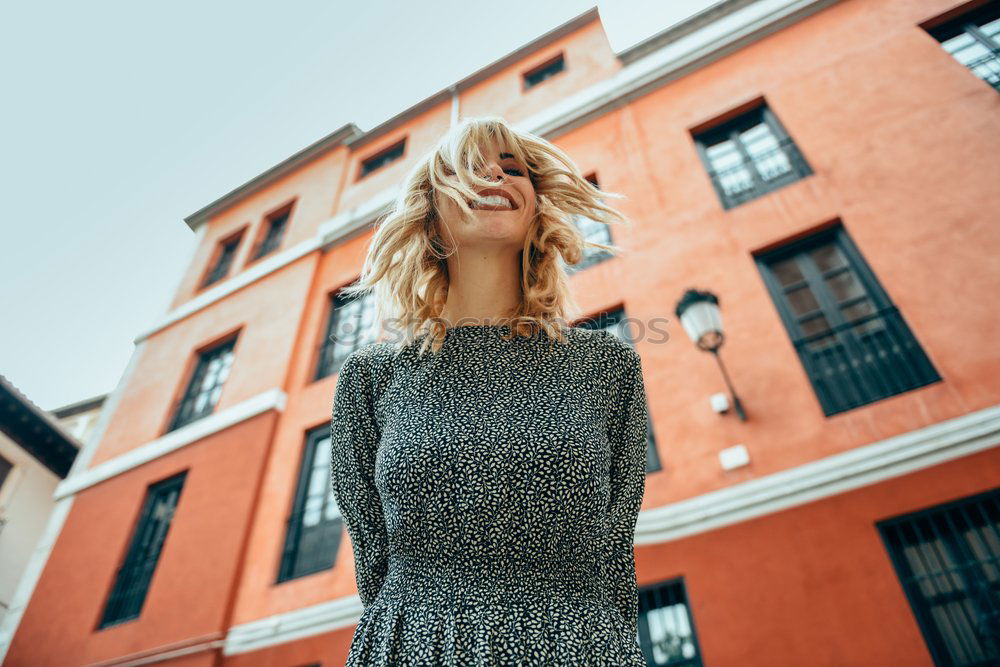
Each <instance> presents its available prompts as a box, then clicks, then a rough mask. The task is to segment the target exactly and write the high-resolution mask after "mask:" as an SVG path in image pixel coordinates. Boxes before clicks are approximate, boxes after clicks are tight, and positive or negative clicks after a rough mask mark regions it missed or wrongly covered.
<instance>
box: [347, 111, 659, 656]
mask: <svg viewBox="0 0 1000 667" xmlns="http://www.w3.org/2000/svg"><path fill="white" fill-rule="evenodd" d="M609 196H615V195H609V194H608V193H604V192H600V191H599V190H597V189H596V188H595V187H594V186H592V185H591V184H590V183H589V182H587V180H586V179H584V178H583V177H582V176H581V174H580V170H579V169H578V168H577V167H576V166H575V165H574V164H573V162H572V160H571V159H570V158H569V157H568V156H567V155H566V154H565V153H564V152H563V151H562V150H560V149H559V148H557V147H556V146H554V145H553V144H551V143H549V142H548V141H545V140H544V139H541V138H539V137H536V136H534V135H531V134H528V133H525V132H521V131H517V130H515V129H513V128H512V127H511V126H509V125H508V124H507V123H506V122H505V121H504V120H503V119H500V118H479V119H467V120H465V121H463V122H462V123H460V124H458V125H457V126H455V127H454V128H453V129H452V130H451V131H450V132H449V133H448V134H447V135H446V136H445V137H444V138H443V139H442V140H441V141H440V142H439V144H438V145H437V146H436V148H435V149H434V150H433V151H431V152H430V153H429V154H428V155H427V156H426V157H425V158H423V159H422V160H420V161H419V163H418V164H417V165H416V166H415V167H414V168H413V169H412V170H411V172H410V173H409V175H408V177H407V178H406V181H405V183H404V185H403V188H402V192H401V194H400V196H399V198H398V200H397V202H396V206H395V209H394V211H393V212H392V213H390V214H389V216H388V217H386V218H385V220H384V221H383V222H382V223H381V224H380V226H379V228H378V229H377V231H376V233H375V235H374V238H373V240H372V242H371V245H370V249H369V253H368V256H367V257H366V259H365V263H364V267H363V269H362V275H361V278H360V279H359V281H358V283H357V284H356V285H355V286H353V287H352V288H350V290H349V291H351V292H362V291H366V290H369V289H373V290H374V292H375V295H376V297H377V301H376V303H377V304H378V314H379V319H380V320H381V321H383V322H386V321H389V322H393V323H399V326H398V329H399V333H400V334H401V339H400V340H399V341H395V342H393V341H380V342H376V343H371V344H368V345H366V346H364V347H361V348H359V349H358V350H355V351H354V352H352V353H351V354H350V355H349V356H348V357H347V358H346V359H345V361H344V363H343V365H342V367H341V369H340V372H339V376H338V379H337V385H336V390H335V395H334V400H333V410H332V422H331V430H330V433H331V438H332V452H331V463H332V465H331V480H332V485H333V491H334V495H335V498H336V500H337V503H338V505H339V507H340V510H341V513H342V515H343V517H344V521H345V523H346V525H347V530H348V533H349V535H350V538H351V543H352V545H353V552H354V561H355V563H354V568H355V576H356V579H357V585H358V594H359V596H360V598H361V603H362V605H363V607H364V612H363V613H362V615H361V619H360V621H359V622H358V625H357V627H356V628H355V631H354V636H353V640H352V643H351V648H350V653H349V656H348V658H347V667H353V666H357V665H508V664H518V665H615V666H616V667H620V666H622V665H643V664H645V662H644V660H643V655H642V651H641V650H640V647H639V644H638V642H637V634H636V622H637V614H638V593H637V588H636V577H635V560H634V555H633V537H634V529H635V523H636V519H637V516H638V512H639V507H640V505H641V503H642V495H643V491H644V486H645V462H646V396H645V388H644V385H643V380H642V370H641V367H640V363H639V356H638V354H637V353H636V352H635V351H634V350H633V349H632V348H631V347H630V346H629V345H628V344H626V343H625V342H623V341H621V340H620V339H619V338H617V337H616V336H614V335H612V334H610V333H608V332H605V331H603V330H592V329H585V328H581V327H573V326H568V325H566V324H564V323H563V318H564V317H565V315H566V311H567V310H569V309H570V308H571V307H572V308H575V306H574V305H573V304H572V300H571V298H570V293H569V290H568V281H567V274H566V271H565V266H564V264H563V263H562V262H563V260H565V261H566V262H569V263H576V262H578V261H580V260H581V259H582V253H583V248H584V245H585V241H584V238H583V237H582V235H581V233H580V232H579V231H578V229H577V228H576V226H575V225H574V224H573V222H572V216H573V215H574V214H581V215H587V216H590V217H591V218H595V219H599V220H602V221H604V222H609V221H612V220H614V221H624V218H623V217H622V216H621V215H620V214H618V213H617V212H616V211H615V210H614V209H612V208H609V207H608V206H606V205H605V204H603V203H602V200H601V199H600V198H601V197H609ZM597 245H599V246H600V247H603V248H608V249H614V246H606V245H603V244H597Z"/></svg>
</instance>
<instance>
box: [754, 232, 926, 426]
mask: <svg viewBox="0 0 1000 667" xmlns="http://www.w3.org/2000/svg"><path fill="white" fill-rule="evenodd" d="M756 260H757V267H758V269H759V270H760V272H761V275H762V276H763V279H764V283H765V284H766V285H767V288H768V291H769V292H770V294H771V298H772V299H773V300H774V303H775V306H776V307H777V309H778V312H779V313H780V315H781V319H782V321H783V322H784V324H785V328H786V329H787V331H788V335H789V336H790V337H791V339H792V343H793V345H794V346H795V350H796V352H797V353H798V355H799V359H800V360H801V362H802V365H803V366H804V368H805V371H806V374H807V375H808V376H809V379H810V381H811V382H812V385H813V389H814V390H815V392H816V396H817V397H818V399H819V402H820V405H821V406H822V408H823V412H824V413H825V414H826V415H832V414H835V413H838V412H843V411H845V410H850V409H852V408H855V407H858V406H860V405H865V404H867V403H872V402H874V401H877V400H879V399H882V398H887V397H889V396H894V395H896V394H900V393H902V392H905V391H909V390H911V389H916V388H917V387H922V386H924V385H927V384H930V383H932V382H936V381H938V380H940V379H941V377H940V376H939V375H938V373H937V371H936V370H935V369H934V367H933V366H932V365H931V362H930V360H929V359H928V358H927V355H926V354H925V353H924V351H923V348H922V347H921V346H920V343H919V342H918V341H917V340H916V338H915V337H914V336H913V333H912V332H911V331H910V328H909V326H908V325H907V324H906V321H905V320H904V319H903V316H902V314H901V313H900V312H899V310H898V309H897V308H896V306H895V305H894V304H893V303H892V302H891V301H890V300H889V296H888V295H887V294H886V292H885V291H884V290H883V289H882V286H881V284H880V282H879V281H878V279H877V278H876V276H875V274H874V273H873V272H872V270H871V268H870V267H869V266H868V264H867V262H865V260H864V258H863V257H862V256H861V253H860V252H859V251H858V249H857V248H856V247H855V245H854V243H853V241H852V240H851V238H850V236H848V234H847V232H846V231H845V230H844V229H843V227H842V226H840V225H839V224H838V225H835V226H833V227H831V228H828V229H826V230H824V231H822V232H819V233H817V234H814V235H812V236H810V237H808V238H805V239H801V240H799V241H796V242H794V243H791V244H788V245H786V246H783V247H781V248H779V249H777V250H775V251H772V252H769V253H766V254H762V255H760V256H758V257H757V258H756Z"/></svg>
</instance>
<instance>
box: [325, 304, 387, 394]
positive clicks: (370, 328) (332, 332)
mask: <svg viewBox="0 0 1000 667" xmlns="http://www.w3.org/2000/svg"><path fill="white" fill-rule="evenodd" d="M375 318H376V313H375V300H374V298H373V297H372V295H371V293H369V294H366V295H363V296H356V297H344V296H343V295H341V294H339V293H338V294H336V295H334V296H333V299H332V305H331V307H330V317H329V319H328V320H327V324H326V336H325V337H324V338H323V342H322V343H321V344H320V349H319V364H318V366H317V369H316V378H315V379H317V380H319V379H321V378H324V377H326V376H328V375H331V374H333V373H336V372H337V371H338V370H339V369H340V366H341V364H343V363H344V359H346V358H347V355H349V354H350V353H351V352H353V351H354V350H357V349H359V348H362V347H364V346H365V345H368V344H369V343H372V342H374V341H375V339H376V338H377V337H378V333H379V331H378V328H377V327H376V321H375Z"/></svg>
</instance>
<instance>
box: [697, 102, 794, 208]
mask: <svg viewBox="0 0 1000 667" xmlns="http://www.w3.org/2000/svg"><path fill="white" fill-rule="evenodd" d="M694 140H695V145H696V146H697V148H698V154H699V156H700V157H701V160H702V162H703V163H704V164H705V168H706V169H707V170H708V175H709V178H711V179H712V185H713V186H715V190H716V192H717V193H718V195H719V199H720V200H721V201H722V205H723V207H724V208H727V209H729V208H733V207H734V206H738V205H740V204H742V203H743V202H747V201H750V200H751V199H756V198H757V197H760V196H762V195H765V194H767V193H768V192H771V191H773V190H777V189H778V188H781V187H783V186H785V185H788V184H789V183H794V182H795V181H798V180H800V179H803V178H805V177H806V176H808V175H810V174H811V173H812V170H811V169H810V168H809V165H807V164H806V161H805V159H804V158H803V157H802V155H801V153H799V149H798V147H796V145H795V142H793V141H792V139H791V137H789V136H788V133H787V132H785V128H784V127H782V126H781V123H779V122H778V118H777V117H776V116H775V115H774V114H773V113H772V112H771V110H770V109H768V108H767V106H765V105H762V106H759V107H757V108H755V109H752V110H750V111H748V112H746V113H743V114H740V115H739V116H738V117H736V118H734V119H732V120H729V121H726V122H725V123H723V124H721V125H718V126H716V127H712V128H711V129H709V130H705V131H702V132H697V133H695V135H694Z"/></svg>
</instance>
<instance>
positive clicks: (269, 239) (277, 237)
mask: <svg viewBox="0 0 1000 667" xmlns="http://www.w3.org/2000/svg"><path fill="white" fill-rule="evenodd" d="M290 215H291V211H285V212H284V213H279V214H278V215H275V216H272V217H270V218H268V220H267V223H266V224H267V232H265V233H264V238H263V239H262V240H261V242H260V245H258V246H257V249H256V250H255V251H254V253H253V257H252V258H251V259H260V258H261V257H263V256H264V255H267V254H268V253H271V252H274V251H275V250H277V249H278V246H280V245H281V239H282V237H284V235H285V228H286V227H287V226H288V218H289V216H290Z"/></svg>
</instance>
